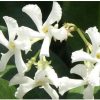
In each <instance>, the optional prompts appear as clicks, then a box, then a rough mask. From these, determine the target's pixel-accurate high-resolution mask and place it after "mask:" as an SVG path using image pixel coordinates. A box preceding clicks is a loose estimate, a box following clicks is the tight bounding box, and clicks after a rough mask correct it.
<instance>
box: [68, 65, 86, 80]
mask: <svg viewBox="0 0 100 100" xmlns="http://www.w3.org/2000/svg"><path fill="white" fill-rule="evenodd" d="M70 73H74V74H77V75H79V76H81V77H82V78H83V79H84V78H85V77H86V74H87V69H86V66H85V65H84V64H78V65H76V66H74V67H73V68H72V69H71V71H70Z"/></svg>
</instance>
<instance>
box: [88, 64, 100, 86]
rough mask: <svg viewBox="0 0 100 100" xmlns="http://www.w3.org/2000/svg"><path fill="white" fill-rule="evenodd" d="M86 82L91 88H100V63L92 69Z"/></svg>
mask: <svg viewBox="0 0 100 100" xmlns="http://www.w3.org/2000/svg"><path fill="white" fill-rule="evenodd" d="M88 80H89V83H90V84H91V85H92V86H100V63H97V64H96V65H95V67H94V69H92V71H91V72H90V74H89V77H88Z"/></svg>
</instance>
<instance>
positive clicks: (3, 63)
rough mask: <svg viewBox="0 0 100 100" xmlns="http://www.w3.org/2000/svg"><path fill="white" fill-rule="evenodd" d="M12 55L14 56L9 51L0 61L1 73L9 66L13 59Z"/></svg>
mask: <svg viewBox="0 0 100 100" xmlns="http://www.w3.org/2000/svg"><path fill="white" fill-rule="evenodd" d="M12 55H13V52H10V51H8V52H7V53H5V54H2V56H1V60H0V71H4V70H5V68H6V65H7V63H8V61H9V59H10V58H11V56H12Z"/></svg>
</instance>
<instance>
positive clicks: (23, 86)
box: [15, 80, 36, 99]
mask: <svg viewBox="0 0 100 100" xmlns="http://www.w3.org/2000/svg"><path fill="white" fill-rule="evenodd" d="M35 87H36V83H35V81H34V80H32V81H30V82H27V83H25V84H21V85H19V87H18V88H17V91H16V93H15V97H17V98H18V99H22V98H23V96H24V95H25V94H26V93H27V92H29V91H30V90H32V89H33V88H35Z"/></svg>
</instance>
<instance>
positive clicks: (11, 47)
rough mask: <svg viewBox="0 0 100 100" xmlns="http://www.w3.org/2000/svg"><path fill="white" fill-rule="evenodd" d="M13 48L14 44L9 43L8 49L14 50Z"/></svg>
mask: <svg viewBox="0 0 100 100" xmlns="http://www.w3.org/2000/svg"><path fill="white" fill-rule="evenodd" d="M14 48H15V44H14V42H12V41H10V42H9V49H14Z"/></svg>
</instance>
